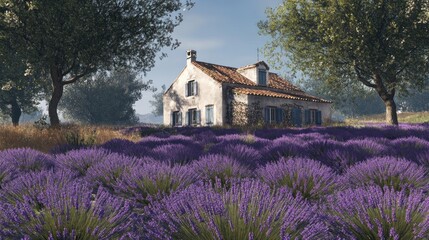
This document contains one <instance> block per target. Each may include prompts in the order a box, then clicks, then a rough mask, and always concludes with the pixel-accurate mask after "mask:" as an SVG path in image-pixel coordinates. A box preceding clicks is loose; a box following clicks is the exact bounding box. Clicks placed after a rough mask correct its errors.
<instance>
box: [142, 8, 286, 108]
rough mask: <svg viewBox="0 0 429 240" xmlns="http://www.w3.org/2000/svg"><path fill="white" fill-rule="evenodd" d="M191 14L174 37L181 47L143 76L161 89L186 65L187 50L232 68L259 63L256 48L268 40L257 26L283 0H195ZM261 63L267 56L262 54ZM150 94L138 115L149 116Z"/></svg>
mask: <svg viewBox="0 0 429 240" xmlns="http://www.w3.org/2000/svg"><path fill="white" fill-rule="evenodd" d="M195 1H196V4H195V6H194V7H193V8H192V9H191V10H190V11H185V12H183V15H184V20H183V22H182V23H181V24H180V25H179V26H178V27H177V28H176V30H175V32H174V33H173V37H174V38H177V39H178V40H179V41H180V42H181V43H182V44H181V45H180V47H179V48H177V49H175V50H173V51H170V50H166V51H165V52H166V53H167V54H168V57H167V58H164V59H163V60H158V61H157V62H156V64H155V67H154V68H153V69H152V70H151V71H150V72H149V73H148V74H147V75H146V77H144V80H149V79H152V80H153V86H155V87H157V88H158V89H160V88H161V86H162V85H163V84H165V85H166V87H167V88H168V87H169V86H170V85H171V84H172V83H173V81H174V80H175V79H176V77H177V76H178V75H179V73H180V72H181V71H182V69H183V68H184V67H185V65H186V50H188V49H194V50H196V51H197V60H200V61H204V62H209V63H216V64H221V65H226V66H232V67H241V66H245V65H248V64H251V63H255V62H257V49H258V48H260V49H262V48H263V47H264V44H265V43H266V41H268V40H269V39H268V38H267V37H263V36H260V35H259V34H258V27H257V23H258V21H260V20H263V19H265V9H266V8H267V7H275V6H277V5H279V4H280V3H281V2H282V1H281V0H195ZM260 60H264V56H263V55H262V54H260ZM151 99H152V93H151V92H143V98H142V100H140V101H138V102H137V103H136V104H135V109H136V112H137V113H139V114H145V113H150V112H151V111H152V106H151V105H150V104H149V100H151Z"/></svg>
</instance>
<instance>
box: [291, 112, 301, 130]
mask: <svg viewBox="0 0 429 240" xmlns="http://www.w3.org/2000/svg"><path fill="white" fill-rule="evenodd" d="M292 124H293V125H294V126H296V127H301V124H302V116H301V109H300V108H293V109H292Z"/></svg>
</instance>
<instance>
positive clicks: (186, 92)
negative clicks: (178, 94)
mask: <svg viewBox="0 0 429 240" xmlns="http://www.w3.org/2000/svg"><path fill="white" fill-rule="evenodd" d="M188 85H189V83H186V84H185V96H186V97H187V96H189V88H188Z"/></svg>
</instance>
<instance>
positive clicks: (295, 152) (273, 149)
mask: <svg viewBox="0 0 429 240" xmlns="http://www.w3.org/2000/svg"><path fill="white" fill-rule="evenodd" d="M303 145H304V143H303V142H301V141H299V140H296V139H293V138H290V137H283V138H280V139H276V140H273V141H272V142H271V144H268V145H267V146H266V147H265V148H264V149H263V150H262V151H261V155H262V156H263V161H264V163H267V162H275V161H278V160H279V159H280V158H282V157H284V158H291V157H299V156H301V155H303Z"/></svg>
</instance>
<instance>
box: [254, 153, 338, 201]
mask: <svg viewBox="0 0 429 240" xmlns="http://www.w3.org/2000/svg"><path fill="white" fill-rule="evenodd" d="M256 172H257V175H258V177H259V178H260V179H261V180H262V181H264V182H265V183H267V184H268V185H270V186H271V187H273V188H280V187H287V188H289V189H290V190H291V192H292V193H293V195H294V196H296V195H297V194H298V195H301V196H302V197H304V198H305V199H310V200H317V199H319V198H321V197H323V196H326V195H328V194H330V193H332V192H333V191H334V190H335V188H336V186H337V178H338V176H337V175H336V174H335V173H334V171H333V170H332V169H331V168H329V167H327V166H324V165H322V164H321V163H319V162H316V161H313V160H311V159H305V158H292V159H284V158H283V159H281V160H279V161H278V162H275V163H269V164H267V165H265V166H264V167H262V168H260V169H258V170H257V171H256Z"/></svg>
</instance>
